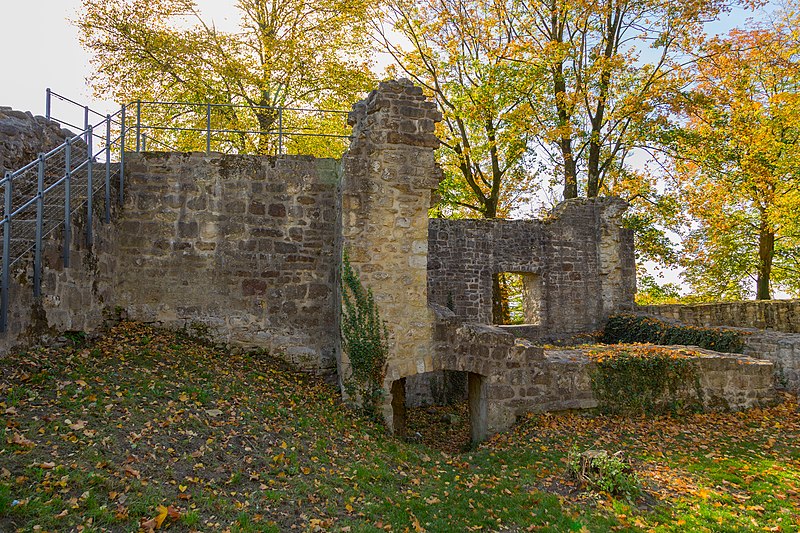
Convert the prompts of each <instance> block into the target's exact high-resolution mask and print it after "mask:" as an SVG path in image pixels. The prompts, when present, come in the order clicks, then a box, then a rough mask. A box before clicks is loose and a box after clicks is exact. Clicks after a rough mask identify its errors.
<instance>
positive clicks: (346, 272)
mask: <svg viewBox="0 0 800 533" xmlns="http://www.w3.org/2000/svg"><path fill="white" fill-rule="evenodd" d="M341 293H342V319H341V333H342V348H343V350H344V351H345V352H347V355H348V357H349V358H350V365H351V367H352V375H351V376H350V377H349V382H348V383H346V384H345V386H346V387H347V388H349V389H350V391H348V392H350V393H351V394H353V393H355V395H356V396H357V398H358V399H360V401H361V404H362V408H363V409H364V411H365V412H366V413H367V414H369V415H371V416H374V417H377V415H378V407H379V401H380V399H381V398H382V396H383V374H384V365H385V363H386V358H387V356H388V354H389V340H388V339H389V332H388V330H387V328H386V322H385V321H383V320H381V318H380V314H379V313H378V305H377V304H376V303H375V298H374V297H373V295H372V290H370V289H365V288H364V285H362V284H361V280H360V279H359V278H358V274H356V272H355V271H354V270H353V267H352V266H351V265H350V258H349V257H348V254H347V251H346V250H345V252H344V254H343V255H342V289H341Z"/></svg>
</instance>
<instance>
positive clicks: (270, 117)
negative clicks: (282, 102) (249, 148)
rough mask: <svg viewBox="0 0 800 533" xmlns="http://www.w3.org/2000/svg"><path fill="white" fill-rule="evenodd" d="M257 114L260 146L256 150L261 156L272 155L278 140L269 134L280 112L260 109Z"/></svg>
mask: <svg viewBox="0 0 800 533" xmlns="http://www.w3.org/2000/svg"><path fill="white" fill-rule="evenodd" d="M255 114H256V119H257V120H258V131H259V132H260V133H259V134H258V146H257V147H256V150H257V152H258V154H259V155H270V152H271V151H272V146H274V145H275V144H274V143H276V139H273V137H274V134H271V133H267V132H269V131H270V129H272V125H273V124H274V123H275V118H276V117H277V115H278V112H277V111H276V110H274V109H258V110H256V112H255Z"/></svg>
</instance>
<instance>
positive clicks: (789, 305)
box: [636, 300, 800, 333]
mask: <svg viewBox="0 0 800 533" xmlns="http://www.w3.org/2000/svg"><path fill="white" fill-rule="evenodd" d="M636 311H637V312H639V313H642V314H646V315H651V316H657V317H661V318H666V319H669V320H674V321H677V322H682V323H684V324H689V325H692V326H701V327H716V326H729V327H735V328H755V329H771V330H775V331H783V332H785V333H800V300H751V301H746V302H717V303H707V304H694V305H684V304H674V305H643V306H637V308H636Z"/></svg>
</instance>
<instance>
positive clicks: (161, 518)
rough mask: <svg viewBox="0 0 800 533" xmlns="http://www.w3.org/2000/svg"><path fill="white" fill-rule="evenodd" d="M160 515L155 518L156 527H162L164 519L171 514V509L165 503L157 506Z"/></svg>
mask: <svg viewBox="0 0 800 533" xmlns="http://www.w3.org/2000/svg"><path fill="white" fill-rule="evenodd" d="M157 510H158V516H156V517H155V518H154V519H153V520H155V521H156V529H158V528H160V527H161V524H163V523H164V520H166V519H167V515H168V514H169V509H167V508H166V507H164V506H163V505H159V506H158V507H157Z"/></svg>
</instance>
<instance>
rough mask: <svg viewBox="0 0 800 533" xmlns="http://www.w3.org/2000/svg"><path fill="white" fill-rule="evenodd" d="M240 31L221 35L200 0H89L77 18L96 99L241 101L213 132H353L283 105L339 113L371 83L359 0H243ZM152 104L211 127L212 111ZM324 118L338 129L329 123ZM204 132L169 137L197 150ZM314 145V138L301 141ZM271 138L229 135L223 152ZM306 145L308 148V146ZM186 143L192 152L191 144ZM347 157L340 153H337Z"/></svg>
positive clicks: (262, 148)
mask: <svg viewBox="0 0 800 533" xmlns="http://www.w3.org/2000/svg"><path fill="white" fill-rule="evenodd" d="M236 7H237V8H238V10H239V12H240V14H241V21H240V28H239V31H236V32H224V31H220V30H218V29H217V28H216V27H215V26H214V25H213V24H212V23H211V22H209V21H208V20H206V19H205V18H204V17H203V15H202V13H201V12H200V11H199V10H198V7H197V5H196V3H195V2H194V1H193V0H122V1H119V2H101V1H98V0H83V9H82V11H81V14H80V17H79V18H78V20H77V24H78V27H79V28H80V30H81V35H82V37H81V38H82V42H83V44H84V46H85V47H86V48H87V49H89V50H90V51H91V52H92V53H93V54H94V58H93V64H94V67H95V72H96V74H95V76H94V78H93V79H92V82H93V84H94V88H95V90H96V91H97V92H98V93H102V94H105V95H110V96H112V97H114V98H116V99H117V100H118V101H121V102H131V101H134V100H145V101H169V102H191V103H195V102H197V103H199V102H202V103H212V104H214V103H218V104H236V105H241V106H242V107H220V108H214V111H215V113H214V115H213V120H214V128H215V129H237V130H254V131H268V130H272V129H274V128H275V126H276V122H277V121H278V120H279V119H281V120H283V121H285V122H286V123H284V124H282V125H281V126H282V127H283V129H290V128H289V126H290V123H291V122H292V121H296V122H301V123H302V124H303V125H306V124H307V123H308V122H312V123H313V122H316V123H317V125H319V126H322V127H323V129H324V128H334V129H335V131H337V132H339V133H346V130H345V120H344V118H343V117H342V116H341V115H339V116H336V115H333V116H326V115H319V114H316V115H313V114H307V113H306V114H302V113H294V114H291V113H287V114H286V116H280V117H279V115H278V112H277V111H276V110H275V109H274V108H277V107H290V108H304V107H314V108H328V107H334V108H336V109H339V108H341V105H342V103H343V102H347V103H352V102H355V101H356V100H358V99H359V98H360V97H361V96H362V94H363V93H364V92H365V91H367V90H369V89H370V88H371V86H372V85H373V79H374V77H373V75H372V73H371V71H370V68H369V63H368V61H366V60H365V59H364V58H365V57H367V54H366V48H367V43H368V36H367V34H366V32H365V29H364V18H365V16H366V9H367V4H366V2H360V1H359V0H356V1H353V0H237V2H236ZM193 111H194V110H193V109H191V108H187V107H185V106H165V107H164V106H162V107H161V108H157V107H153V106H150V107H147V108H146V109H145V112H146V113H150V114H151V115H152V118H153V119H155V120H157V121H158V122H160V123H161V124H160V125H167V124H170V123H173V124H176V125H187V126H189V127H199V129H204V128H205V127H206V124H205V110H201V111H202V113H200V114H196V113H194V112H193ZM326 121H330V122H332V124H325V122H326ZM198 139H199V136H198V135H190V134H187V135H184V136H183V137H180V136H179V137H177V138H175V137H173V138H171V139H170V140H171V141H173V142H177V143H178V144H182V145H183V148H195V149H196V148H197V147H196V146H192V144H193V143H195V144H196V143H197V142H199V140H198ZM293 141H294V142H295V143H298V144H299V145H300V146H301V147H305V148H308V146H307V144H308V143H307V139H304V138H302V137H297V138H294V139H293ZM275 142H276V139H275V137H274V136H266V135H262V136H256V137H252V136H242V135H239V136H236V135H229V136H227V137H226V142H225V145H224V146H221V147H222V148H223V149H225V148H226V147H227V149H232V150H239V151H242V150H255V151H258V152H260V153H267V152H269V151H271V150H273V149H274V143H275ZM303 143H305V145H304V144H303ZM186 145H188V146H186ZM339 150H341V147H339Z"/></svg>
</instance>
